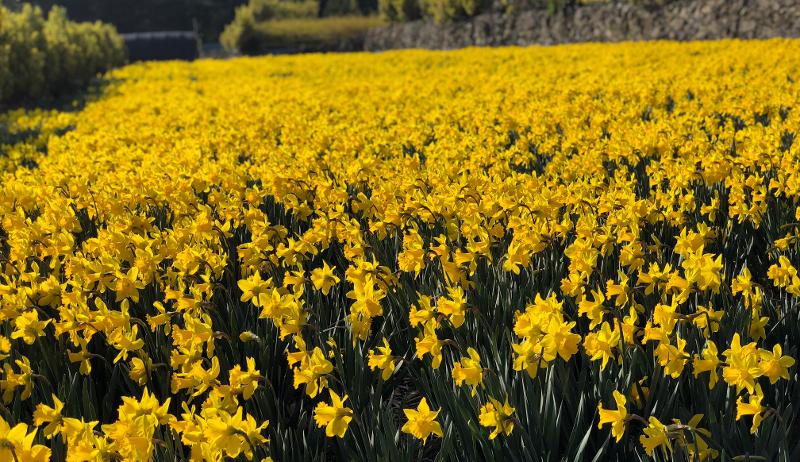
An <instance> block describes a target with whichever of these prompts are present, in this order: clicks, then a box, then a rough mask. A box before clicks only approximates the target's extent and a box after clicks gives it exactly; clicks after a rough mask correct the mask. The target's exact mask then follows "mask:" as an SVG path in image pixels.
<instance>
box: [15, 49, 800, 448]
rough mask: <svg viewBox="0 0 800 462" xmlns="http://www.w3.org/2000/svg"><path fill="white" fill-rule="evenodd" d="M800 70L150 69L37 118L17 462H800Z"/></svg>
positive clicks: (757, 63) (598, 52)
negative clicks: (78, 104)
mask: <svg viewBox="0 0 800 462" xmlns="http://www.w3.org/2000/svg"><path fill="white" fill-rule="evenodd" d="M797 48H798V42H797V41H793V40H772V41H765V42H759V41H749V42H739V41H723V42H700V43H668V42H658V43H625V44H614V45H610V44H585V45H573V46H558V47H530V48H503V49H466V50H459V51H453V52H429V51H404V52H386V53H378V54H358V53H353V54H328V55H322V54H317V55H305V56H286V57H277V58H241V59H234V60H227V61H206V60H200V61H196V62H192V63H182V62H170V63H144V64H138V65H134V66H129V67H125V68H123V69H120V70H117V71H114V72H113V73H112V74H111V79H112V81H113V82H114V83H112V84H111V86H110V87H108V89H107V91H106V93H105V95H104V96H103V97H102V98H100V99H99V100H96V101H93V102H92V103H91V104H88V105H86V106H85V107H84V108H83V109H82V110H81V111H79V112H76V113H74V114H71V115H68V116H66V118H65V119H64V120H53V121H51V119H55V118H59V117H61V114H60V113H58V112H34V113H32V114H28V113H26V112H24V111H15V112H14V113H10V114H7V115H6V116H4V117H6V118H5V119H4V124H6V125H8V126H9V127H11V128H10V129H9V131H10V132H13V133H15V134H21V133H24V132H25V131H26V130H29V129H33V128H35V127H41V128H42V130H43V131H50V132H51V133H50V135H49V136H48V137H47V140H46V142H45V143H44V144H43V145H42V144H39V140H38V139H30V140H31V141H30V142H31V143H33V144H34V145H33V146H31V149H30V155H32V156H33V155H37V153H38V157H35V158H29V160H31V161H34V162H35V164H36V165H31V163H30V162H28V165H17V164H14V163H6V164H4V167H5V168H7V169H8V171H7V172H6V173H4V174H3V177H2V181H0V326H2V328H1V329H0V366H1V367H0V370H1V372H0V400H2V403H3V406H1V407H0V429H2V430H3V431H4V433H3V444H2V445H1V446H0V460H13V458H15V457H16V458H17V459H18V460H21V461H28V460H36V461H44V460H47V459H51V460H65V459H66V460H87V459H90V460H132V461H139V460H148V459H150V458H152V459H153V460H155V461H159V462H160V461H174V460H188V459H190V458H191V459H192V460H222V459H236V458H238V460H264V459H265V458H267V457H273V458H274V459H275V460H280V461H309V460H347V461H350V460H365V461H382V460H391V461H401V462H402V461H415V460H442V461H463V460H469V461H483V460H486V461H492V460H521V461H528V460H530V461H542V460H548V461H551V460H553V461H562V460H563V461H583V460H603V461H605V460H626V461H627V460H675V461H688V460H692V461H695V460H700V461H703V460H716V459H718V460H723V461H742V460H770V461H782V462H784V461H785V462H789V461H794V460H798V454H800V415H798V410H797V403H799V402H800V385H798V373H797V365H796V364H794V362H795V361H794V358H797V356H798V348H800V312H799V311H798V309H797V306H798V297H800V275H798V273H797V268H798V266H800V227H798V226H797V221H798V218H800V160H799V159H800V151H799V150H800V145H798V143H797V142H796V139H795V138H796V134H797V133H798V132H800V114H799V113H798V112H797V110H796V108H797V107H798V100H800V75H798V72H800V71H798V69H800V53H797V52H796V51H797ZM65 124H68V125H71V128H72V129H71V130H69V131H67V132H62V131H61V130H60V129H61V128H64V127H65ZM27 142H28V141H25V140H23V141H22V142H21V143H22V145H25V144H26V143H27ZM42 146H44V148H45V149H46V153H45V152H39V150H40V148H42ZM17 149H22V146H17ZM11 429H13V430H11ZM12 451H13V453H12Z"/></svg>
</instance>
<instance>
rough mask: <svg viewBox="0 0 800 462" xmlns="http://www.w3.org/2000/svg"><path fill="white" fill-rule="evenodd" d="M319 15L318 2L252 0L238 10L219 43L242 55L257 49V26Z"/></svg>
mask: <svg viewBox="0 0 800 462" xmlns="http://www.w3.org/2000/svg"><path fill="white" fill-rule="evenodd" d="M317 13H318V5H317V2H316V1H313V0H312V1H300V2H293V1H281V0H250V2H248V3H247V4H246V5H242V6H240V7H238V8H236V14H235V15H234V18H233V21H231V23H230V24H228V25H227V26H225V29H224V30H223V31H222V34H221V35H220V37H219V41H220V43H221V44H222V46H223V47H225V49H226V50H228V51H232V52H237V53H241V52H243V51H242V50H249V49H252V48H254V47H257V43H256V42H257V41H258V33H257V32H256V25H257V24H260V23H263V22H265V21H269V20H272V19H282V18H309V17H314V16H316V15H317Z"/></svg>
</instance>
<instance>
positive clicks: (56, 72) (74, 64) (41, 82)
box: [0, 4, 125, 103]
mask: <svg viewBox="0 0 800 462" xmlns="http://www.w3.org/2000/svg"><path fill="white" fill-rule="evenodd" d="M124 62H125V45H124V43H123V41H122V38H121V37H120V36H119V34H117V32H116V30H115V29H114V28H113V27H112V26H109V25H106V24H102V23H99V22H98V23H75V22H71V21H69V20H67V16H66V12H65V11H64V9H63V8H52V9H51V10H50V14H49V15H48V17H47V18H46V19H45V18H44V17H43V15H42V12H41V10H40V9H39V8H38V7H33V6H31V5H29V4H25V5H24V6H23V7H22V8H21V9H20V11H19V12H11V11H9V10H7V9H5V8H2V7H0V102H2V103H7V102H9V101H14V100H20V99H39V98H43V97H48V96H53V95H57V94H60V93H63V92H66V91H71V90H73V89H75V88H77V87H78V86H82V85H85V84H86V83H88V82H89V81H90V80H91V79H92V78H94V77H95V76H96V75H97V74H98V73H99V72H103V71H106V70H108V69H110V68H111V67H114V66H118V65H120V64H122V63H124Z"/></svg>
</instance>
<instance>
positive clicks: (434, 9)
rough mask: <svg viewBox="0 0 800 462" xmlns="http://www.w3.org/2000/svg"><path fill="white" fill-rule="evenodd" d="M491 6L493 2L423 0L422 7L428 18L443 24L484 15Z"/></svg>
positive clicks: (482, 0) (481, 0)
mask: <svg viewBox="0 0 800 462" xmlns="http://www.w3.org/2000/svg"><path fill="white" fill-rule="evenodd" d="M491 4H492V3H491V0H421V2H420V7H421V9H422V11H423V12H424V13H425V15H426V16H429V17H432V18H433V19H434V21H436V22H439V23H441V22H444V21H447V20H454V19H464V18H468V17H471V16H475V15H476V14H479V13H483V12H484V11H486V10H487V9H488V8H489V7H490V6H491Z"/></svg>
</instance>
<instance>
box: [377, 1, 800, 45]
mask: <svg viewBox="0 0 800 462" xmlns="http://www.w3.org/2000/svg"><path fill="white" fill-rule="evenodd" d="M771 37H800V0H682V1H678V2H675V3H670V4H669V5H667V6H665V7H663V8H660V9H646V8H643V7H637V6H633V5H630V4H628V3H610V4H603V5H592V6H582V7H578V8H575V9H574V10H572V11H567V12H565V13H558V14H555V15H550V14H548V13H547V12H546V11H544V10H530V11H524V12H520V13H517V14H514V15H507V14H497V13H494V14H484V15H479V16H476V17H474V18H472V19H470V20H468V21H463V22H453V23H445V24H436V23H434V22H432V21H429V20H423V21H413V22H407V23H396V24H391V25H389V26H386V27H381V28H378V29H373V30H371V31H369V32H368V33H367V37H366V40H365V44H364V45H365V49H367V50H386V49H391V48H429V49H452V48H462V47H467V46H499V45H531V44H542V45H553V44H558V43H574V42H618V41H625V40H634V41H638V40H659V39H663V40H712V39H721V38H771Z"/></svg>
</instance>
